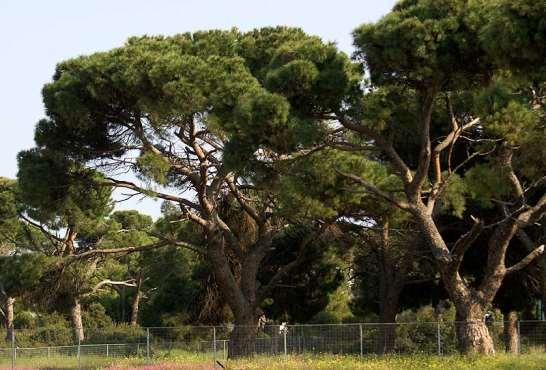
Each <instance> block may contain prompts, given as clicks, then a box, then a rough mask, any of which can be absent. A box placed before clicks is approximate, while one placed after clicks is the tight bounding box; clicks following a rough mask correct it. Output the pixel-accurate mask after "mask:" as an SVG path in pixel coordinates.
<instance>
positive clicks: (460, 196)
mask: <svg viewBox="0 0 546 370" xmlns="http://www.w3.org/2000/svg"><path fill="white" fill-rule="evenodd" d="M443 176H444V177H447V173H444V174H443ZM466 193H467V184H466V183H465V181H464V179H463V178H462V177H461V176H459V175H457V174H451V176H449V179H448V180H447V184H446V188H445V190H444V191H443V193H442V196H441V198H440V207H441V208H442V211H443V212H448V213H451V214H452V215H454V216H456V217H458V218H462V217H463V213H464V211H465V209H466V197H465V195H466Z"/></svg>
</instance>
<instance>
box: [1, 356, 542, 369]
mask: <svg viewBox="0 0 546 370" xmlns="http://www.w3.org/2000/svg"><path fill="white" fill-rule="evenodd" d="M77 365H78V363H77V361H76V359H73V358H56V359H55V358H50V359H28V360H20V361H18V363H17V367H16V368H17V369H18V370H23V369H24V370H30V369H32V370H34V369H41V370H45V369H48V370H49V369H76V368H77ZM222 365H223V366H225V368H226V369H234V370H235V369H238V370H254V369H256V370H281V369H282V370H285V369H351V370H352V369H369V370H395V369H403V370H421V369H443V370H445V369H453V370H455V369H456V370H465V369H468V370H470V369H480V370H482V369H483V370H488V369H506V370H508V369H533V370H534V369H537V370H538V369H546V354H527V355H521V356H509V355H504V354H499V355H496V356H492V357H463V356H445V357H431V356H383V357H373V356H370V357H364V358H359V357H351V356H335V355H320V356H289V357H287V358H285V357H255V358H252V359H248V360H236V361H223V362H222ZM10 366H11V364H10V363H7V362H5V361H4V362H0V369H10V368H11V367H10ZM81 368H82V369H105V370H126V369H140V370H175V369H181V370H190V369H191V370H211V369H214V368H213V366H212V361H211V358H210V357H203V356H202V355H187V354H184V355H175V356H169V357H167V356H165V357H164V358H158V359H154V360H153V361H152V362H151V364H146V363H145V360H143V359H137V358H128V359H105V358H90V357H88V358H86V359H83V360H82V361H81ZM216 368H217V369H220V367H219V366H217V367H216Z"/></svg>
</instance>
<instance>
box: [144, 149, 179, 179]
mask: <svg viewBox="0 0 546 370" xmlns="http://www.w3.org/2000/svg"><path fill="white" fill-rule="evenodd" d="M137 166H138V168H139V171H140V172H141V174H142V176H143V177H144V178H145V179H146V178H150V179H152V180H153V181H155V182H157V183H158V184H166V183H167V174H168V172H169V170H170V167H171V166H170V165H169V164H168V163H167V162H165V160H163V159H162V158H161V157H159V156H158V155H156V154H153V153H142V154H141V155H140V157H138V159H137Z"/></svg>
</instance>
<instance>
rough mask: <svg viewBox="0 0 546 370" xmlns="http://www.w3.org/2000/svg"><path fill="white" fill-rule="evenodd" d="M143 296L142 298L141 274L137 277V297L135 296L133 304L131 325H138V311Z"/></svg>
mask: <svg viewBox="0 0 546 370" xmlns="http://www.w3.org/2000/svg"><path fill="white" fill-rule="evenodd" d="M141 298H142V276H140V275H139V277H138V279H137V286H136V292H135V297H134V298H133V303H132V305H131V326H137V325H138V311H139V308H140V299H141Z"/></svg>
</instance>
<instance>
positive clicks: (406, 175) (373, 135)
mask: <svg viewBox="0 0 546 370" xmlns="http://www.w3.org/2000/svg"><path fill="white" fill-rule="evenodd" d="M337 120H338V121H339V122H340V123H341V124H342V125H343V126H344V127H346V128H348V129H350V130H353V131H356V132H358V133H360V134H362V135H364V136H365V137H367V138H369V139H371V140H373V141H374V142H375V144H377V146H378V147H379V148H380V149H381V150H382V151H383V152H384V153H385V154H386V155H387V156H388V157H389V158H390V160H391V163H392V165H393V166H394V168H395V169H396V171H397V172H398V173H399V176H400V177H401V179H402V181H403V182H404V184H405V185H409V184H410V183H411V182H412V180H413V175H412V173H411V170H410V169H409V167H408V165H407V164H406V163H405V162H404V160H403V159H402V157H400V155H399V154H398V152H396V150H395V149H394V147H393V146H392V144H391V143H390V142H389V141H387V140H386V139H385V138H384V137H383V136H382V135H381V134H379V133H378V132H376V131H374V130H372V129H371V128H369V127H367V126H366V125H365V124H361V123H357V122H354V121H353V120H351V119H350V118H347V117H345V116H344V115H343V114H338V115H337Z"/></svg>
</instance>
